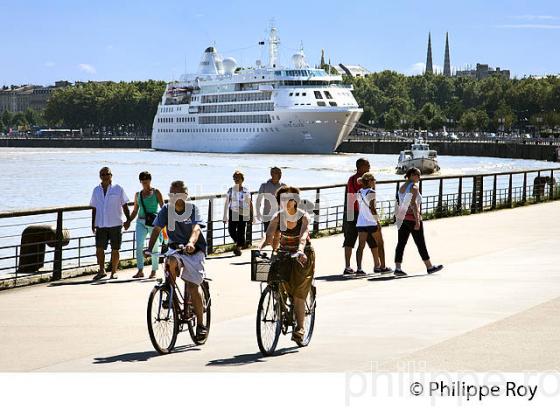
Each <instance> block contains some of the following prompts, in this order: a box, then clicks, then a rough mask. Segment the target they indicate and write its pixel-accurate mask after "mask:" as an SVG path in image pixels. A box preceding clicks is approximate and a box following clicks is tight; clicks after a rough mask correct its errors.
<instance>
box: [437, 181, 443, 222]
mask: <svg viewBox="0 0 560 410" xmlns="http://www.w3.org/2000/svg"><path fill="white" fill-rule="evenodd" d="M437 202H438V203H437V209H436V216H438V217H439V216H441V215H442V214H443V209H442V207H443V178H440V179H439V191H438V201H437Z"/></svg>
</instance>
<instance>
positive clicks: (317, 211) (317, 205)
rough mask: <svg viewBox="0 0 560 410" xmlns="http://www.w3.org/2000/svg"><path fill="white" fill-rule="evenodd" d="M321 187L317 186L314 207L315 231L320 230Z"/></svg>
mask: <svg viewBox="0 0 560 410" xmlns="http://www.w3.org/2000/svg"><path fill="white" fill-rule="evenodd" d="M320 197H321V188H317V189H316V190H315V208H314V209H313V214H314V218H313V233H315V234H316V233H317V232H319V217H320V210H321V200H320ZM328 226H329V219H328V210H327V227H328Z"/></svg>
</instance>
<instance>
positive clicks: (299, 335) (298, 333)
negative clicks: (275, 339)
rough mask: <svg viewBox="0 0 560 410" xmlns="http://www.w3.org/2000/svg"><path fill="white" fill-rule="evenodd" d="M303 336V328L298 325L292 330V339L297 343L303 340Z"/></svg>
mask: <svg viewBox="0 0 560 410" xmlns="http://www.w3.org/2000/svg"><path fill="white" fill-rule="evenodd" d="M304 336H305V329H304V328H303V327H300V328H298V329H296V330H294V331H293V332H292V341H294V342H296V343H298V342H302V341H303V337H304Z"/></svg>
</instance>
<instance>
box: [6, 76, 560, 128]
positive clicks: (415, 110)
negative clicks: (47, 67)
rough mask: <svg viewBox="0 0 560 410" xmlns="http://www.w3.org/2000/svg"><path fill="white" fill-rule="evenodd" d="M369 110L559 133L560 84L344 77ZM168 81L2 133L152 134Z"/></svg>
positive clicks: (75, 97)
mask: <svg viewBox="0 0 560 410" xmlns="http://www.w3.org/2000/svg"><path fill="white" fill-rule="evenodd" d="M344 81H345V82H346V83H350V84H352V85H353V86H354V96H355V97H356V100H357V101H358V104H359V105H360V106H361V107H362V108H363V109H364V114H363V116H362V118H361V120H360V121H361V122H362V123H364V124H371V125H373V126H374V127H378V128H384V129H387V130H394V129H402V128H415V129H428V130H440V129H442V128H443V127H444V126H447V128H452V129H461V130H465V131H474V130H486V131H499V130H503V131H509V130H512V129H519V130H523V131H528V130H531V129H533V130H534V129H537V128H538V129H543V130H546V129H552V130H554V129H555V128H556V129H557V127H560V78H557V77H553V76H549V77H545V78H540V79H536V78H523V79H511V80H510V79H506V78H504V77H501V76H490V77H488V78H486V79H483V80H475V79H471V78H461V77H444V76H441V75H417V76H405V75H403V74H399V73H396V72H394V71H382V72H377V73H372V74H370V75H369V76H367V77H357V78H350V77H344ZM164 90H165V82H163V81H155V80H148V81H133V82H109V81H108V82H88V83H77V84H75V85H73V86H68V87H64V88H60V89H57V90H56V91H54V92H53V94H52V96H51V97H50V98H49V100H48V102H47V107H46V109H45V110H44V112H35V111H32V110H27V111H26V112H24V113H16V114H12V113H9V112H4V113H3V114H2V116H1V117H0V129H7V128H10V127H12V128H15V127H17V126H25V125H29V126H31V125H41V126H43V125H48V126H50V127H62V128H72V129H78V128H82V129H86V130H91V131H93V132H95V131H98V132H108V131H112V132H114V133H119V132H123V131H126V132H131V133H136V134H150V133H151V128H152V123H153V119H154V116H155V114H156V110H157V106H158V103H159V101H160V100H161V97H162V95H163V92H164Z"/></svg>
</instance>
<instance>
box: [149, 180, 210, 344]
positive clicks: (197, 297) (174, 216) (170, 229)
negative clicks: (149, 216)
mask: <svg viewBox="0 0 560 410" xmlns="http://www.w3.org/2000/svg"><path fill="white" fill-rule="evenodd" d="M187 198H188V194H187V188H186V186H185V183H184V182H183V181H174V182H172V183H171V188H170V190H169V204H165V205H164V206H163V207H162V208H161V210H160V211H159V213H158V215H157V217H156V219H155V220H154V229H153V231H152V234H151V236H150V242H149V245H148V248H147V249H146V250H144V254H146V255H149V254H150V250H151V249H153V247H154V244H155V243H156V241H157V239H158V237H159V234H160V232H161V230H162V229H163V228H166V230H167V234H168V237H169V248H170V249H169V251H168V252H167V253H166V256H167V259H166V271H167V272H169V279H170V280H171V281H173V282H175V278H176V277H177V276H178V275H179V273H180V270H181V268H182V274H181V278H182V279H183V280H184V281H185V282H186V283H187V292H189V294H190V296H191V300H192V302H193V308H194V312H195V314H196V319H197V327H196V337H197V338H198V339H204V338H205V337H206V335H207V334H208V329H206V328H205V326H203V325H202V323H203V313H204V312H203V306H202V294H201V289H200V285H201V284H202V282H203V281H204V277H205V276H206V272H205V271H204V261H205V258H206V240H205V239H204V235H203V234H202V228H204V226H205V225H204V224H203V223H202V220H201V218H200V214H199V212H198V208H197V207H196V206H195V205H194V204H192V203H189V202H186V200H187ZM170 205H171V206H173V207H174V209H173V208H172V209H171V210H169V207H170ZM173 211H174V212H173ZM181 248H184V251H183V249H181Z"/></svg>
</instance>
